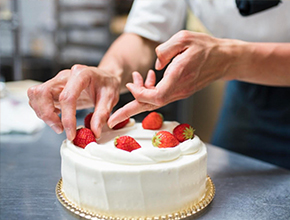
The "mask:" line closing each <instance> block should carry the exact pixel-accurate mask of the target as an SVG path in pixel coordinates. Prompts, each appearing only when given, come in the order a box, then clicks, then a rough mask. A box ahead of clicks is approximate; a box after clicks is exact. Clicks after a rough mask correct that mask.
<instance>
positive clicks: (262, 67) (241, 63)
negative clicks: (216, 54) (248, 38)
mask: <svg viewBox="0 0 290 220" xmlns="http://www.w3.org/2000/svg"><path fill="white" fill-rule="evenodd" d="M229 42H231V40H229ZM231 48H232V49H231ZM227 50H229V52H228V53H230V50H232V54H233V57H234V58H233V59H234V60H233V62H232V64H231V65H230V67H229V69H228V70H227V71H226V73H225V75H226V76H229V78H233V79H236V80H240V81H245V82H250V83H256V84H263V85H269V86H290V43H247V42H239V43H235V41H233V42H232V45H231V46H230V47H229V48H228V49H227ZM226 78H227V77H226Z"/></svg>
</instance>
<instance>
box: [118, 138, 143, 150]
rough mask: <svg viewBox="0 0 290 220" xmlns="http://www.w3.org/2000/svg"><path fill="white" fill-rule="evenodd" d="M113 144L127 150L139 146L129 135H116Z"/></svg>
mask: <svg viewBox="0 0 290 220" xmlns="http://www.w3.org/2000/svg"><path fill="white" fill-rule="evenodd" d="M114 144H115V146H116V147H117V148H119V149H122V150H126V151H129V152H131V151H133V150H136V149H138V148H140V147H141V146H140V145H139V144H138V142H137V141H136V140H135V139H134V138H132V137H130V136H117V137H116V138H115V141H114Z"/></svg>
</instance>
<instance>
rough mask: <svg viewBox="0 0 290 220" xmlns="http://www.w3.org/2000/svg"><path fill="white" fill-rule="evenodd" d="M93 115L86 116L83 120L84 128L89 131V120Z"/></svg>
mask: <svg viewBox="0 0 290 220" xmlns="http://www.w3.org/2000/svg"><path fill="white" fill-rule="evenodd" d="M93 114H94V113H93V112H91V113H89V114H87V116H86V117H85V119H84V124H85V127H86V128H88V129H91V119H92V116H93Z"/></svg>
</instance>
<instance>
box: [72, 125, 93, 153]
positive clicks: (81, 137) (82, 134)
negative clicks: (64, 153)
mask: <svg viewBox="0 0 290 220" xmlns="http://www.w3.org/2000/svg"><path fill="white" fill-rule="evenodd" d="M91 142H96V138H95V135H94V133H93V132H92V131H91V130H90V129H88V128H80V129H78V130H77V133H76V137H75V138H74V140H73V143H74V145H76V146H78V147H81V148H85V147H86V146H87V145H88V144H89V143H91Z"/></svg>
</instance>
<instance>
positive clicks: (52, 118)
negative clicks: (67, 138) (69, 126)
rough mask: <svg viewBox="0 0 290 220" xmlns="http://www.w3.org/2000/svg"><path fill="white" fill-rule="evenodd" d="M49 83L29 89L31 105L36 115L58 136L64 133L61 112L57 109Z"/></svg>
mask: <svg viewBox="0 0 290 220" xmlns="http://www.w3.org/2000/svg"><path fill="white" fill-rule="evenodd" d="M48 88H50V86H49V82H48V83H46V84H42V85H38V86H33V87H31V88H29V89H28V91H27V95H28V97H29V104H30V106H31V107H32V108H33V110H34V111H35V113H36V115H37V116H38V117H39V118H40V119H42V120H43V121H44V122H45V123H46V124H47V125H48V126H50V127H51V128H52V129H53V130H54V131H55V132H56V133H57V134H60V133H61V132H62V131H63V126H62V123H61V119H60V117H59V116H58V114H59V113H60V110H59V109H57V108H55V105H54V101H53V97H52V94H51V92H50V90H49V89H48Z"/></svg>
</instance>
